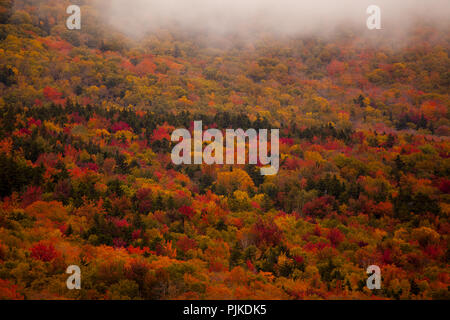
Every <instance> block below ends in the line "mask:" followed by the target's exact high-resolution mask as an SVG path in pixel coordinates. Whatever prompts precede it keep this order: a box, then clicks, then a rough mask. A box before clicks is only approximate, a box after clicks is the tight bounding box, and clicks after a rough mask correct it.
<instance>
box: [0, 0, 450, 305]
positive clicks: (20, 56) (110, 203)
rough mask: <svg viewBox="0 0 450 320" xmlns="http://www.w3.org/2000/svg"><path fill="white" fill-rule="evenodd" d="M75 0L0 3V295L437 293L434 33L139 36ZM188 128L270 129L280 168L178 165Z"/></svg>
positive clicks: (441, 274)
mask: <svg viewBox="0 0 450 320" xmlns="http://www.w3.org/2000/svg"><path fill="white" fill-rule="evenodd" d="M14 2H15V3H14ZM77 3H78V4H81V8H82V11H83V27H82V29H81V30H68V29H67V28H66V26H65V22H66V19H67V16H68V15H67V14H66V7H67V6H68V5H69V2H68V1H60V0H58V1H56V0H48V1H39V0H22V1H19V0H16V1H12V0H0V299H335V298H343V299H354V298H357V299H449V298H450V293H449V289H448V288H449V285H450V278H449V271H450V269H449V264H448V263H449V257H450V251H449V249H450V248H449V231H450V224H449V220H448V218H449V213H450V194H449V193H450V159H449V152H450V144H449V136H450V118H449V106H450V99H449V93H450V90H449V88H450V59H449V51H450V43H449V41H450V32H449V30H448V29H447V30H442V29H441V28H438V27H435V26H433V25H432V24H429V23H425V22H423V23H419V24H417V25H416V26H415V27H414V28H412V29H411V30H410V32H409V33H408V34H407V35H406V36H404V37H403V38H401V40H399V39H389V38H387V37H385V36H384V35H383V34H378V36H370V35H365V34H361V33H358V32H355V31H354V30H351V29H345V28H343V29H337V30H335V32H334V33H333V34H332V35H325V34H324V35H322V36H307V35H303V36H298V37H294V36H289V37H288V36H275V35H271V34H260V35H257V36H255V38H253V39H252V40H251V41H247V40H245V41H244V40H243V39H240V38H239V37H237V36H231V35H230V36H224V37H214V36H212V35H209V36H207V35H203V34H190V33H189V32H187V31H185V30H180V29H177V28H174V29H173V30H166V29H164V30H162V29H161V30H158V31H155V32H152V33H149V34H147V35H146V36H145V37H142V38H139V39H135V38H132V37H129V36H127V35H125V34H121V33H119V32H118V31H115V30H114V29H113V28H110V27H109V26H107V25H104V24H103V23H102V20H101V19H100V18H99V17H100V13H99V12H98V10H97V9H96V7H95V6H91V5H89V3H90V1H78V2H77ZM195 120H202V121H203V125H204V126H205V127H208V128H219V129H221V130H224V129H226V128H233V129H237V128H243V129H247V128H255V129H260V128H261V129H263V128H264V129H271V128H279V129H280V170H279V172H278V174H277V175H273V176H262V175H261V174H260V170H259V167H258V165H232V166H231V165H205V164H203V165H181V166H176V165H174V164H173V163H172V161H171V157H170V153H171V150H172V148H173V146H174V143H173V142H171V139H170V135H171V133H172V131H173V130H174V129H176V128H191V129H192V124H193V121H195ZM69 265H79V266H80V268H81V272H82V290H68V289H67V287H66V279H67V277H68V274H66V273H65V271H66V268H67V266H69ZM369 265H378V266H380V268H381V272H382V288H381V289H380V290H369V289H368V288H367V287H366V279H367V277H368V275H367V274H366V268H367V267H368V266H369Z"/></svg>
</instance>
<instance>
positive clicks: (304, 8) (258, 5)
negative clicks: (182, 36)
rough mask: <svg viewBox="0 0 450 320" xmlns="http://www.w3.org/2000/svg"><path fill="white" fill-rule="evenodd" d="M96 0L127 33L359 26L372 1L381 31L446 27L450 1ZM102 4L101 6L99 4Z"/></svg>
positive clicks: (106, 15) (284, 30)
mask: <svg viewBox="0 0 450 320" xmlns="http://www.w3.org/2000/svg"><path fill="white" fill-rule="evenodd" d="M104 1H105V0H97V2H98V3H99V5H101V6H102V8H101V12H102V14H103V16H104V18H105V19H106V20H107V22H108V23H110V24H112V25H114V26H115V27H116V28H118V29H119V30H120V31H123V32H125V33H127V34H129V35H135V36H140V35H142V34H143V33H145V32H147V31H152V30H155V29H158V28H164V27H167V26H170V25H171V24H173V23H176V24H177V25H178V26H179V27H181V28H183V29H185V30H191V29H192V30H202V31H205V30H209V31H213V32H221V33H227V32H241V31H246V30H255V29H261V28H264V29H265V30H267V31H274V32H282V33H289V34H296V33H305V32H309V31H324V32H328V31H330V30H333V29H334V28H335V27H336V26H337V25H345V24H349V26H350V25H351V26H357V27H361V28H365V25H366V19H367V17H368V15H367V14H366V9H367V7H368V6H369V5H371V4H375V5H378V6H379V7H380V8H381V10H382V27H383V29H385V30H386V29H387V28H392V29H393V30H392V31H393V32H395V30H394V29H399V28H403V29H404V28H407V27H409V26H410V24H411V23H413V22H414V21H415V19H416V17H417V16H419V17H422V18H430V17H431V18H432V20H433V21H434V22H436V23H441V24H446V27H447V26H448V22H449V14H450V0H428V1H427V0H390V1H389V0H311V1H310V0H308V1H306V0H107V1H106V2H104ZM105 3H106V4H105Z"/></svg>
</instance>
